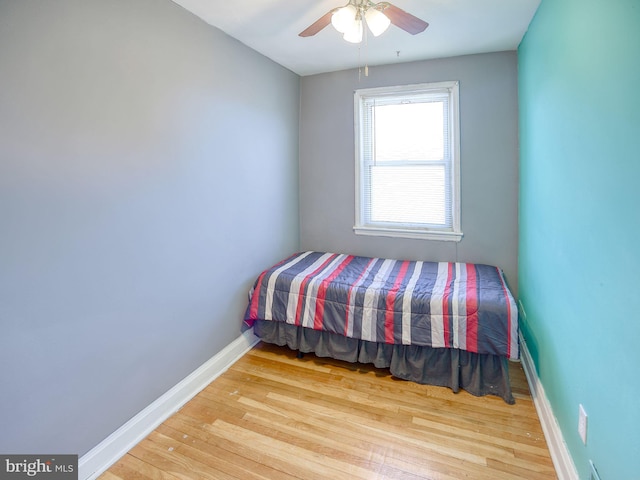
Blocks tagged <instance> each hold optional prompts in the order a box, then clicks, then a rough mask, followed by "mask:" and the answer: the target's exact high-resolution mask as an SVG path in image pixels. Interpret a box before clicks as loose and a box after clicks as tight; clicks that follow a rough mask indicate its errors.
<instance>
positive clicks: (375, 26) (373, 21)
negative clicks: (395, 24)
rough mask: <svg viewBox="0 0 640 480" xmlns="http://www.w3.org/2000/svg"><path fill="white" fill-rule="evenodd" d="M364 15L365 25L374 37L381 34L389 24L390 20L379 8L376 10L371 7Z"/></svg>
mask: <svg viewBox="0 0 640 480" xmlns="http://www.w3.org/2000/svg"><path fill="white" fill-rule="evenodd" d="M364 17H365V19H366V21H367V26H368V27H369V30H371V33H373V36H374V37H377V36H378V35H381V34H383V33H384V32H385V31H386V30H387V28H389V25H391V20H389V18H388V17H387V16H386V15H385V14H384V13H382V12H381V11H380V10H377V9H376V8H375V7H371V8H369V9H368V10H367V12H366V13H365V14H364Z"/></svg>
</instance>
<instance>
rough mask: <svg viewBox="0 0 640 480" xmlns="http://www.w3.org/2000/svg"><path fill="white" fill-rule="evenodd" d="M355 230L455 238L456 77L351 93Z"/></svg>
mask: <svg viewBox="0 0 640 480" xmlns="http://www.w3.org/2000/svg"><path fill="white" fill-rule="evenodd" d="M355 120H356V121H355V131H356V225H355V226H354V230H355V232H356V233H357V234H362V235H383V236H393V237H409V238H425V239H432V240H452V241H460V239H461V238H462V232H461V231H460V182H459V178H460V175H459V165H460V154H459V151H460V148H459V123H458V82H442V83H431V84H421V85H408V86H402V87H383V88H371V89H362V90H357V91H356V92H355Z"/></svg>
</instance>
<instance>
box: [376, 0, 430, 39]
mask: <svg viewBox="0 0 640 480" xmlns="http://www.w3.org/2000/svg"><path fill="white" fill-rule="evenodd" d="M382 13H384V14H385V15H386V16H387V17H388V18H389V20H391V23H393V24H394V25H395V26H396V27H399V28H401V29H402V30H404V31H405V32H409V33H410V34H411V35H416V34H418V33H420V32H424V31H425V29H426V28H427V27H428V26H429V24H428V23H427V22H425V21H424V20H420V19H419V18H418V17H414V16H413V15H411V14H410V13H407V12H405V11H404V10H402V9H401V8H398V7H396V6H395V5H391V4H390V3H386V2H385V3H384V10H382Z"/></svg>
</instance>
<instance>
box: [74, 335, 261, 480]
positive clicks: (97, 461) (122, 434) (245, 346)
mask: <svg viewBox="0 0 640 480" xmlns="http://www.w3.org/2000/svg"><path fill="white" fill-rule="evenodd" d="M258 341H259V339H258V338H257V337H256V336H254V335H253V330H247V331H246V332H244V333H243V334H242V335H240V336H239V337H238V338H237V339H236V340H234V341H233V342H231V344H229V345H228V346H227V347H225V348H224V349H223V350H222V351H221V352H219V353H218V354H216V355H214V356H213V357H211V359H209V360H207V362H205V363H204V364H203V365H201V366H200V367H198V368H197V369H196V370H195V371H193V372H192V373H191V374H190V375H189V376H187V377H186V378H185V379H184V380H182V381H181V382H180V383H178V384H177V385H176V386H174V387H173V388H171V390H169V391H168V392H167V393H165V394H164V395H162V396H161V397H160V398H158V399H157V400H156V401H154V402H153V403H152V404H151V405H149V406H148V407H146V408H145V409H144V410H142V411H141V412H140V413H138V414H137V415H136V416H135V417H133V418H132V419H131V420H129V421H128V422H127V423H125V424H124V425H123V426H122V427H120V428H119V429H118V430H116V431H115V432H113V433H112V434H111V435H109V436H108V437H107V438H105V439H104V440H103V441H102V442H100V443H99V444H98V445H97V446H96V447H94V448H93V449H91V450H90V451H89V452H87V453H86V454H85V455H83V456H82V457H81V458H80V459H79V461H78V478H79V479H80V480H92V479H95V478H97V477H98V476H99V475H101V474H102V473H104V471H106V470H107V469H108V468H109V467H110V466H111V465H113V464H114V463H115V462H116V461H118V460H119V459H120V458H121V457H122V456H123V455H125V454H126V453H127V452H128V451H129V450H131V448H133V447H134V446H135V445H137V444H138V442H140V441H141V440H143V439H144V438H145V437H146V436H147V435H149V434H150V433H151V432H152V431H153V430H155V429H156V427H158V425H160V424H161V423H162V422H164V421H165V420H166V419H167V418H169V417H170V416H171V415H173V414H174V413H175V412H177V411H178V410H179V409H180V408H181V407H182V406H183V405H184V404H185V403H187V402H188V401H189V400H191V399H192V398H193V397H194V396H196V395H197V394H198V393H199V392H200V391H201V390H203V389H204V388H205V387H206V386H207V385H209V383H211V382H212V381H213V380H214V379H215V378H217V377H218V376H219V375H221V374H222V373H224V372H225V371H226V370H227V369H228V368H229V367H230V366H231V365H233V364H234V363H235V362H236V361H237V360H238V359H239V358H240V357H242V356H243V355H244V354H245V353H246V352H248V351H249V350H250V349H251V347H253V346H254V345H255V344H256V343H258Z"/></svg>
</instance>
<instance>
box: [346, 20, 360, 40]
mask: <svg viewBox="0 0 640 480" xmlns="http://www.w3.org/2000/svg"><path fill="white" fill-rule="evenodd" d="M363 33H364V32H363V28H362V20H361V19H358V20H356V21H355V22H354V23H353V25H352V26H351V28H349V30H347V31H346V32H344V35H343V38H344V39H345V40H346V41H347V42H351V43H360V42H362V35H363Z"/></svg>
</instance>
